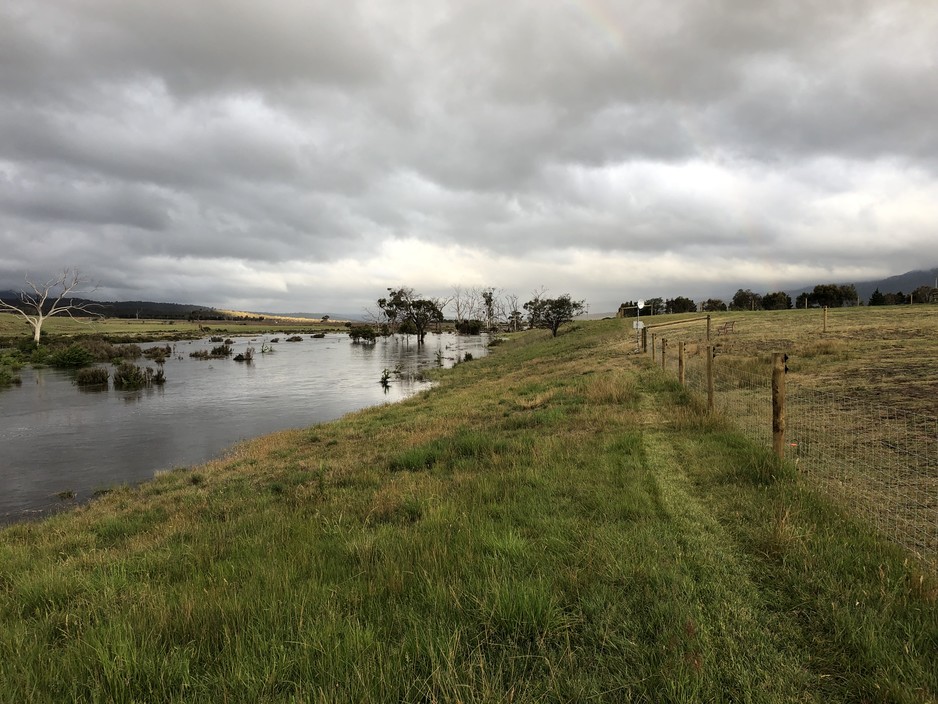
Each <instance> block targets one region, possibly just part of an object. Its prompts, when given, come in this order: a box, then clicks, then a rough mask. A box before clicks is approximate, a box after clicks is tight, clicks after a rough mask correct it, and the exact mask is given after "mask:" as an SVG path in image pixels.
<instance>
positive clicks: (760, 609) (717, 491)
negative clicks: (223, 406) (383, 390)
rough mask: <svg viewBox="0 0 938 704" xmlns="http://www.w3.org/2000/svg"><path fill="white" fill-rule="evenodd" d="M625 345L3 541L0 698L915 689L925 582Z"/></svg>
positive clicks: (841, 693)
mask: <svg viewBox="0 0 938 704" xmlns="http://www.w3.org/2000/svg"><path fill="white" fill-rule="evenodd" d="M629 332H630V331H628V330H626V328H625V325H624V324H623V322H622V321H603V322H598V323H589V324H581V325H579V326H578V327H577V329H576V330H572V331H570V332H568V333H567V334H564V335H562V336H559V337H558V338H556V339H553V338H550V337H549V336H546V335H543V334H540V333H539V332H538V333H534V334H530V335H528V334H525V335H521V336H513V339H512V340H511V341H509V342H506V343H505V344H503V345H501V346H499V347H498V349H497V351H496V352H494V354H493V355H491V356H490V357H487V358H486V359H483V360H477V361H473V363H472V364H467V365H458V366H457V367H455V368H454V369H452V370H449V371H448V372H446V373H445V374H442V375H439V376H438V381H437V385H436V386H435V388H434V389H432V390H431V391H430V392H429V393H426V394H423V395H420V396H418V397H416V398H414V399H411V400H408V401H406V402H403V403H401V404H396V405H393V406H386V407H382V408H375V409H370V410H367V411H364V412H361V413H357V414H353V415H351V416H349V417H347V418H345V419H343V420H341V421H338V422H335V423H329V424H326V425H322V426H317V427H316V428H312V429H306V430H295V431H286V432H282V433H277V434H274V435H270V436H265V437H263V438H258V439H256V440H253V441H250V442H246V443H243V444H241V445H239V446H237V447H236V448H233V449H232V451H231V453H229V455H227V456H226V457H223V458H220V459H218V460H216V461H214V462H211V463H208V464H206V465H204V466H201V467H198V468H197V469H196V470H195V471H194V472H193V471H190V470H185V469H178V470H174V471H169V472H165V473H163V474H161V475H160V476H158V477H157V478H155V479H154V480H153V481H152V482H149V483H147V484H144V485H141V486H139V487H132V488H131V487H123V488H118V489H116V490H115V491H113V492H111V493H109V494H108V495H107V496H104V497H102V498H101V499H100V500H98V501H96V502H94V503H92V504H90V505H87V506H83V507H80V508H78V509H76V510H74V511H72V512H69V513H67V514H63V515H59V516H54V517H52V518H50V519H48V520H45V521H43V522H39V523H30V524H20V525H15V526H11V527H8V528H5V529H3V530H2V531H0V700H2V701H17V702H20V701H22V702H28V701H187V702H189V701H196V702H197V701H226V700H227V701H310V702H340V701H341V702H344V701H356V702H386V701H402V702H411V701H413V702H417V701H423V702H430V701H461V702H502V701H513V702H543V701H599V702H603V701H605V702H624V701H649V702H650V701H674V702H679V701H680V702H684V701H730V700H733V701H765V702H775V701H777V702H789V701H805V702H811V701H816V702H829V701H844V702H846V701H864V700H866V701H899V702H916V701H918V702H920V701H929V700H933V699H935V698H936V696H938V661H936V657H938V656H936V652H938V650H936V648H935V647H934V644H935V643H936V642H938V623H936V609H935V593H936V590H935V586H934V585H935V582H934V579H933V578H932V577H931V576H929V575H928V574H927V573H926V572H924V571H923V570H922V569H921V566H919V565H917V564H916V563H915V561H914V560H912V559H911V558H909V556H908V555H906V554H903V553H901V552H900V551H898V550H897V549H896V548H894V547H892V546H890V545H886V544H884V543H882V542H881V541H879V540H878V539H877V538H876V537H874V536H873V535H872V534H871V533H870V532H869V531H868V530H866V528H865V527H864V526H863V525H862V524H859V523H857V522H855V521H853V520H851V519H850V518H849V517H847V516H845V515H843V514H842V513H841V512H840V511H838V510H837V509H836V508H834V507H832V506H830V505H829V504H827V503H826V502H824V500H823V499H821V498H819V497H818V496H817V495H816V494H814V493H813V492H812V491H810V489H809V488H808V487H806V486H805V485H803V484H802V482H801V481H799V479H798V478H797V477H795V476H789V475H787V474H785V473H784V472H781V473H780V468H779V467H776V466H774V465H772V464H771V463H769V462H768V461H767V460H766V459H765V457H764V456H763V455H761V454H760V453H759V451H758V450H756V449H754V448H753V446H752V445H751V444H749V443H748V442H747V441H746V440H745V439H743V438H741V437H740V436H738V435H736V434H734V433H733V432H732V431H730V430H728V429H727V428H726V427H725V426H724V424H723V423H721V422H719V420H713V419H712V418H708V416H707V414H706V412H705V411H702V410H701V409H700V408H699V407H698V406H695V402H694V400H693V399H692V398H691V397H689V396H687V395H686V394H685V393H684V392H683V390H682V389H680V387H678V386H676V385H675V384H674V383H672V382H671V381H669V380H667V379H666V378H665V377H664V375H662V374H661V373H660V371H659V370H656V369H651V368H650V367H649V366H648V365H647V364H643V363H641V362H640V361H639V362H635V361H634V360H633V361H629V360H628V359H627V358H626V357H625V355H624V353H623V346H622V345H623V343H622V341H623V340H627V339H628V337H627V336H628V334H629ZM682 418H683V420H681V419H682ZM675 419H677V420H675ZM781 469H783V468H781Z"/></svg>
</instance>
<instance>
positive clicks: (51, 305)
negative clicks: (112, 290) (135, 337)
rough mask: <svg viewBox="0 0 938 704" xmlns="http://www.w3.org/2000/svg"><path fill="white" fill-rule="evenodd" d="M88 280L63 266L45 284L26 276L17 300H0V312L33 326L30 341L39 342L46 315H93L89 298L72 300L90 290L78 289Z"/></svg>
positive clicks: (93, 304)
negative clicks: (18, 317)
mask: <svg viewBox="0 0 938 704" xmlns="http://www.w3.org/2000/svg"><path fill="white" fill-rule="evenodd" d="M88 283H89V281H88V279H86V278H85V277H84V276H82V275H81V272H80V271H78V269H71V268H65V269H64V270H63V271H62V274H61V275H60V276H58V277H56V278H54V279H50V280H49V281H46V282H45V283H38V282H33V281H30V279H29V276H28V275H27V277H26V286H27V287H28V288H29V290H26V289H24V290H22V291H20V292H19V301H18V302H15V303H11V302H9V301H4V300H0V311H4V310H5V311H9V312H11V313H17V314H19V315H21V316H23V318H24V319H25V320H26V322H27V323H29V324H30V326H31V327H32V329H33V342H35V343H36V344H37V345H38V344H39V335H40V334H41V333H42V324H43V323H44V322H45V321H46V318H51V317H52V316H54V315H67V316H69V317H70V318H74V317H75V313H86V314H89V315H95V313H94V311H93V310H92V308H93V307H94V306H95V305H96V304H95V303H92V302H90V301H78V302H76V301H75V298H74V296H75V295H76V294H78V293H90V292H91V291H94V290H95V289H94V288H92V289H90V290H89V291H84V290H81V288H82V287H83V286H84V285H86V284H88Z"/></svg>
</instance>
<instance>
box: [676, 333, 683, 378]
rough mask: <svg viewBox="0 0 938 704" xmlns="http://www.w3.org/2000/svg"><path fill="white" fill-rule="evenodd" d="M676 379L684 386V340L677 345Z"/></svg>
mask: <svg viewBox="0 0 938 704" xmlns="http://www.w3.org/2000/svg"><path fill="white" fill-rule="evenodd" d="M677 378H678V380H679V381H680V382H681V386H684V340H681V341H680V342H678V343H677Z"/></svg>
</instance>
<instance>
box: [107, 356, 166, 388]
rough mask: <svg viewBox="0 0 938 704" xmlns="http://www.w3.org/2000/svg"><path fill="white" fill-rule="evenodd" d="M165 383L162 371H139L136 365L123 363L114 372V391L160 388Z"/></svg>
mask: <svg viewBox="0 0 938 704" xmlns="http://www.w3.org/2000/svg"><path fill="white" fill-rule="evenodd" d="M165 383H166V377H165V375H164V374H163V370H162V369H158V370H156V371H155V372H154V371H153V368H152V367H147V368H146V369H141V368H140V367H138V366H137V365H136V364H130V363H129V362H124V363H123V364H121V365H120V366H119V367H118V368H117V369H115V370H114V388H115V389H140V388H143V387H145V386H161V385H163V384H165Z"/></svg>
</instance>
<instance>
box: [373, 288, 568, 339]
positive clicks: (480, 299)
mask: <svg viewBox="0 0 938 704" xmlns="http://www.w3.org/2000/svg"><path fill="white" fill-rule="evenodd" d="M519 301H520V299H519V298H518V297H517V296H515V295H514V294H507V293H502V292H500V291H499V290H498V289H495V288H482V289H468V288H463V287H456V289H455V290H454V293H453V296H451V297H449V298H439V297H427V296H423V295H422V294H419V293H417V292H415V291H414V289H412V288H410V287H407V286H402V287H400V288H396V289H395V288H389V289H388V295H387V296H383V297H382V298H379V299H378V301H377V304H378V311H379V312H378V313H373V314H372V318H373V321H374V322H375V323H376V324H378V325H380V326H381V327H382V329H383V330H384V331H385V332H388V333H405V334H413V335H416V336H417V342H418V344H422V343H423V341H424V339H425V338H426V336H427V333H428V332H429V331H430V330H431V329H432V328H433V326H434V325H436V326H437V327H439V326H440V325H441V324H442V323H443V321H444V319H445V314H444V309H446V308H448V307H449V308H452V309H453V311H454V313H455V315H454V318H453V322H454V324H455V327H456V330H457V331H459V332H465V333H478V332H482V331H487V332H490V331H494V330H498V329H508V330H512V331H514V330H520V329H521V328H522V327H524V326H525V325H527V326H528V327H531V328H545V329H548V330H550V331H551V333H552V334H553V335H554V336H555V337H556V335H557V332H558V330H559V329H560V326H561V325H563V324H564V323H568V322H570V321H571V320H573V319H574V318H575V317H576V316H578V315H580V314H581V313H582V312H583V311H584V310H585V309H586V305H585V303H584V302H583V301H575V300H573V299H572V298H571V296H570V294H568V293H565V294H563V295H562V296H559V297H557V298H548V297H547V296H546V295H545V290H544V289H541V290H539V291H535V292H534V294H533V296H532V298H531V300H529V301H527V302H526V303H524V304H523V305H520V306H519ZM522 311H524V312H522Z"/></svg>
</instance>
